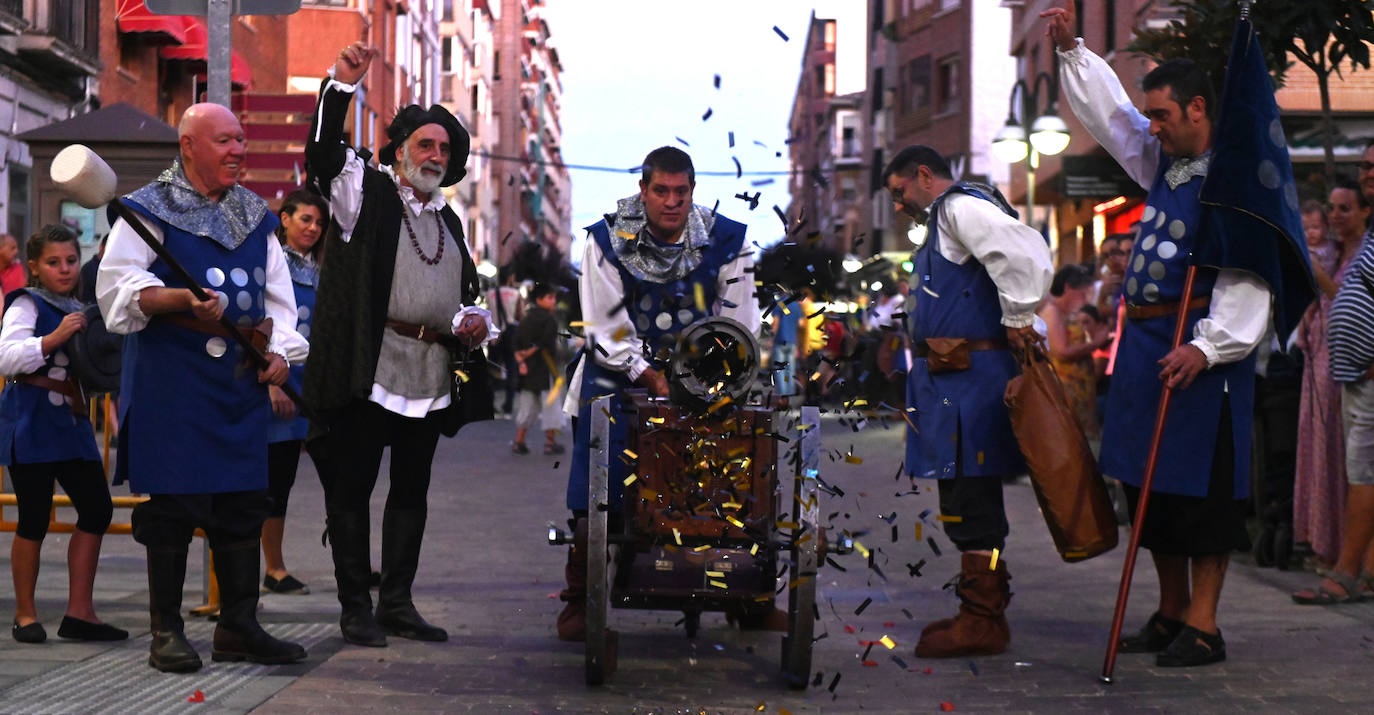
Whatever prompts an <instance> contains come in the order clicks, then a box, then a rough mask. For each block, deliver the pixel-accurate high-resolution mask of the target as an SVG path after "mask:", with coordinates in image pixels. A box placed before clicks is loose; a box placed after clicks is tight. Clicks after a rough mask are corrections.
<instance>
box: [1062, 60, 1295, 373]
mask: <svg viewBox="0 0 1374 715" xmlns="http://www.w3.org/2000/svg"><path fill="white" fill-rule="evenodd" d="M1058 54H1059V85H1060V87H1062V88H1063V90H1064V97H1065V98H1066V99H1067V100H1068V102H1069V107H1070V108H1072V109H1073V113H1074V115H1075V116H1077V117H1078V120H1079V121H1080V122H1082V123H1083V126H1084V127H1086V128H1087V130H1088V132H1089V133H1090V134H1092V135H1093V138H1094V139H1096V140H1097V143H1098V144H1101V145H1102V148H1104V149H1106V150H1107V152H1108V153H1109V154H1111V155H1112V158H1114V159H1116V162H1117V163H1118V164H1120V165H1121V168H1122V169H1123V170H1124V171H1125V172H1126V173H1127V175H1129V176H1130V177H1131V179H1133V180H1134V181H1135V182H1136V183H1137V184H1140V185H1141V186H1142V187H1144V188H1145V189H1147V190H1148V189H1149V188H1150V185H1151V184H1152V183H1153V182H1154V178H1155V174H1156V173H1157V172H1158V170H1159V156H1160V148H1159V140H1157V139H1155V138H1154V137H1153V136H1151V135H1150V120H1149V119H1148V118H1147V117H1146V116H1145V115H1144V114H1141V113H1140V111H1139V110H1137V109H1136V108H1135V105H1133V104H1131V100H1130V97H1128V96H1127V95H1126V89H1125V88H1124V87H1122V86H1121V80H1120V79H1118V78H1117V76H1116V73H1115V72H1113V71H1112V68H1111V67H1110V66H1109V65H1108V64H1107V63H1106V61H1105V60H1103V59H1102V58H1101V57H1098V56H1097V55H1095V54H1093V53H1092V52H1091V51H1089V50H1088V49H1087V48H1086V47H1084V46H1083V39H1082V38H1079V39H1078V43H1077V45H1075V46H1074V48H1073V49H1071V50H1069V51H1068V52H1058ZM1269 304H1270V293H1269V286H1268V284H1266V283H1265V282H1264V281H1263V280H1262V279H1261V278H1260V277H1259V276H1256V275H1255V274H1253V273H1250V272H1247V271H1242V270H1237V269H1231V268H1222V269H1221V270H1220V271H1219V272H1218V274H1217V282H1216V284H1215V285H1213V286H1212V304H1211V306H1210V310H1209V312H1208V314H1207V317H1206V318H1203V319H1202V320H1199V321H1198V322H1197V324H1196V325H1195V326H1194V327H1193V338H1192V340H1190V341H1189V344H1190V345H1192V346H1193V347H1196V348H1197V349H1198V350H1200V351H1202V354H1203V355H1205V356H1207V366H1208V367H1211V366H1213V365H1218V364H1223V363H1229V362H1236V361H1237V360H1241V359H1243V358H1244V357H1245V356H1246V355H1249V354H1250V352H1251V351H1252V350H1254V349H1255V348H1256V347H1257V346H1258V345H1259V344H1260V341H1261V340H1263V339H1264V332H1265V329H1266V328H1267V326H1268V325H1269V312H1270V305H1269ZM1261 305H1262V306H1264V309H1263V310H1256V307H1257V306H1261Z"/></svg>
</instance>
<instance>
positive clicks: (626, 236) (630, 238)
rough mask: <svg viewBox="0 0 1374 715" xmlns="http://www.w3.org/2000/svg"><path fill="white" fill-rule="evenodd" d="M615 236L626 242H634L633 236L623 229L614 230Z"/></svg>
mask: <svg viewBox="0 0 1374 715" xmlns="http://www.w3.org/2000/svg"><path fill="white" fill-rule="evenodd" d="M615 235H617V236H619V237H621V238H623V239H625V240H626V241H633V240H635V234H633V233H630V232H629V231H626V230H624V229H616V232H615Z"/></svg>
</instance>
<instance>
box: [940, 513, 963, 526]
mask: <svg viewBox="0 0 1374 715" xmlns="http://www.w3.org/2000/svg"><path fill="white" fill-rule="evenodd" d="M935 519H936V521H943V522H945V523H946V524H958V523H960V522H962V521H963V520H964V517H962V516H951V515H949V514H940V515H939V516H937V517H935Z"/></svg>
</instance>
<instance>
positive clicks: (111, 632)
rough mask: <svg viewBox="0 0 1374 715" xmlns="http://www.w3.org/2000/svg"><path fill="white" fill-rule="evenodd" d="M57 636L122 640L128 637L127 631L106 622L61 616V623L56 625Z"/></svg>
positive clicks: (79, 638) (90, 639) (84, 639)
mask: <svg viewBox="0 0 1374 715" xmlns="http://www.w3.org/2000/svg"><path fill="white" fill-rule="evenodd" d="M57 636H58V637H59V638H69V639H71V640H78V641H122V640H125V639H126V638H128V637H129V632H128V631H126V630H124V629H123V628H115V627H114V626H112V625H110V624H108V623H91V622H90V621H83V620H81V619H80V618H72V617H71V616H63V617H62V625H60V626H58V627H57Z"/></svg>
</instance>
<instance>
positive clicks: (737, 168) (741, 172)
mask: <svg viewBox="0 0 1374 715" xmlns="http://www.w3.org/2000/svg"><path fill="white" fill-rule="evenodd" d="M730 161H733V162H735V178H736V179H738V178H740V177H742V176H744V167H742V166H740V164H739V159H737V158H735V157H733V156H732V157H730Z"/></svg>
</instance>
